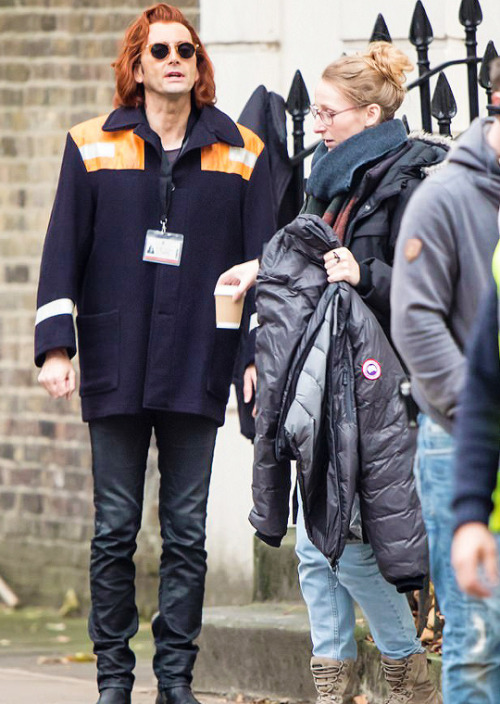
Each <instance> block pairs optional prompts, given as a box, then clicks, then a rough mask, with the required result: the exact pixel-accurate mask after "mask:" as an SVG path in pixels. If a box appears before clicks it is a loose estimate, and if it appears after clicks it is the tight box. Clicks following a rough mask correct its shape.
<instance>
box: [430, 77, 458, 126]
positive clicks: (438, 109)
mask: <svg viewBox="0 0 500 704" xmlns="http://www.w3.org/2000/svg"><path fill="white" fill-rule="evenodd" d="M431 111H432V115H433V117H435V118H436V120H437V121H438V124H439V132H440V133H441V134H451V128H450V125H451V121H452V119H453V118H454V117H455V115H456V114H457V104H456V102H455V96H454V95H453V92H452V90H451V88H450V84H449V83H448V80H447V78H446V76H445V75H444V73H443V72H442V71H441V73H440V74H439V77H438V80H437V83H436V89H435V91H434V95H433V96H432V101H431Z"/></svg>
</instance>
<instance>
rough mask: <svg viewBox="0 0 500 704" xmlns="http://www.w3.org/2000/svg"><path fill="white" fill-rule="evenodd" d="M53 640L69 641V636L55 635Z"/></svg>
mask: <svg viewBox="0 0 500 704" xmlns="http://www.w3.org/2000/svg"><path fill="white" fill-rule="evenodd" d="M54 640H55V642H56V643H69V642H70V640H71V638H70V637H69V636H56V637H55V638H54Z"/></svg>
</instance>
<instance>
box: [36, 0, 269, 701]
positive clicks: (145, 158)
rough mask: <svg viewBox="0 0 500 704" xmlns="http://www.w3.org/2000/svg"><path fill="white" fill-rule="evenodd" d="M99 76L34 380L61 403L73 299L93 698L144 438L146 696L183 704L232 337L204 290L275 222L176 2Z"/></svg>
mask: <svg viewBox="0 0 500 704" xmlns="http://www.w3.org/2000/svg"><path fill="white" fill-rule="evenodd" d="M114 68H115V73H116V96H115V107H116V109H115V110H114V111H113V112H111V113H110V114H109V115H106V116H104V117H98V118H95V119H93V120H89V121H87V122H84V123H83V124H80V125H77V126H76V127H74V128H73V129H71V130H70V133H69V135H68V138H67V143H66V150H65V153H64V158H63V164H62V169H61V175H60V180H59V186H58V190H57V195H56V199H55V203H54V208H53V212H52V217H51V220H50V224H49V228H48V232H47V237H46V240H45V247H44V252H43V258H42V265H41V274H40V285H39V292H38V310H37V317H36V333H35V356H36V363H37V365H39V366H41V367H42V370H41V372H40V376H39V381H40V383H41V384H42V386H44V387H45V389H46V390H47V391H48V392H49V394H50V395H51V396H53V397H54V398H60V397H67V398H69V397H70V396H71V394H72V393H73V391H74V389H75V372H74V370H73V366H72V363H71V361H70V359H71V357H72V356H73V355H74V354H75V352H76V342H75V332H74V326H73V309H74V306H75V305H76V307H77V309H78V317H77V328H78V348H79V356H80V370H81V383H80V394H81V397H82V414H83V419H84V420H85V421H88V423H89V428H90V439H91V446H92V460H93V476H94V501H95V508H96V520H95V537H94V539H93V541H92V549H91V566H90V578H91V598H92V610H91V614H90V620H89V630H90V635H91V637H92V639H93V641H94V650H95V653H96V654H97V670H98V677H97V679H98V687H99V692H100V698H99V704H129V703H130V696H131V689H132V685H133V679H134V678H133V674H132V670H133V667H134V663H135V660H134V655H133V653H132V651H131V649H130V648H129V644H128V643H129V639H130V638H131V637H132V636H133V635H134V633H135V632H136V631H137V625H138V618H137V609H136V606H135V601H134V565H133V560H132V558H133V554H134V552H135V548H136V536H137V532H138V530H139V527H140V523H141V512H142V502H143V490H144V476H145V471H146V461H147V455H148V450H149V445H150V438H151V434H152V432H153V430H154V433H155V436H156V443H157V445H158V450H159V457H158V469H159V472H160V476H161V482H160V498H159V514H160V523H161V533H162V539H163V550H162V556H161V564H160V590H159V616H158V618H157V619H156V620H155V623H154V628H153V630H154V637H155V643H156V653H155V657H154V670H155V673H156V676H157V678H158V698H157V704H194V703H195V702H196V700H195V699H194V697H193V695H192V693H191V689H190V684H191V679H192V668H193V664H194V660H195V657H196V652H197V647H196V646H195V645H194V640H195V639H196V637H197V636H198V634H199V632H200V627H201V610H202V602H203V591H204V581H205V572H206V553H205V550H204V542H205V518H206V504H207V495H208V486H209V480H210V472H211V464H212V456H213V450H214V444H215V437H216V433H217V427H218V426H219V425H221V424H222V423H223V420H224V412H225V406H226V402H227V397H228V392H229V385H230V381H231V372H232V367H233V362H234V357H235V354H236V347H237V345H238V338H239V334H238V331H235V330H216V325H215V310H214V299H213V291H214V287H215V284H216V281H217V277H218V276H219V274H220V273H221V272H222V271H224V270H225V269H227V268H228V267H230V266H232V265H234V264H235V263H236V262H238V261H241V260H243V259H252V258H254V257H257V256H258V255H259V254H260V251H261V248H262V243H263V242H264V241H265V240H266V239H268V238H269V236H270V235H271V234H272V232H273V229H274V223H273V216H272V206H271V189H270V176H269V169H268V161H267V153H266V150H265V148H264V144H263V143H262V141H261V140H260V139H259V138H258V137H257V136H256V135H255V134H253V133H252V132H251V131H250V130H248V129H245V128H243V127H241V126H239V125H237V124H235V123H234V122H233V121H232V120H231V119H230V118H229V117H228V116H227V115H225V114H224V113H222V112H220V111H219V110H217V109H216V108H215V107H214V102H215V85H214V79H213V68H212V65H211V62H210V60H209V58H208V56H207V53H206V51H205V49H204V47H203V45H202V44H201V41H200V39H199V37H198V35H197V33H196V31H195V30H194V28H193V27H192V26H191V24H190V23H189V22H188V21H187V20H186V18H185V17H184V16H183V14H182V13H181V12H180V11H179V10H177V9H176V8H174V7H171V6H169V5H165V4H158V5H155V6H154V7H152V8H150V9H149V10H146V11H145V12H143V13H142V14H141V15H140V16H139V17H138V18H137V20H136V21H135V22H134V23H133V24H132V25H131V26H130V27H129V29H128V30H127V33H126V35H125V40H124V44H123V47H122V50H121V53H120V55H119V57H118V59H117V61H116V62H115V64H114ZM248 359H251V356H250V355H248Z"/></svg>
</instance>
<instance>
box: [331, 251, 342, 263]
mask: <svg viewBox="0 0 500 704" xmlns="http://www.w3.org/2000/svg"><path fill="white" fill-rule="evenodd" d="M332 254H333V256H334V258H335V264H338V263H339V261H340V255H339V254H337V252H335V251H333V252H332Z"/></svg>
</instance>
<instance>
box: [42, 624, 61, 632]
mask: <svg viewBox="0 0 500 704" xmlns="http://www.w3.org/2000/svg"><path fill="white" fill-rule="evenodd" d="M45 628H46V629H47V630H48V631H65V630H66V624H65V623H46V624H45Z"/></svg>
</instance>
